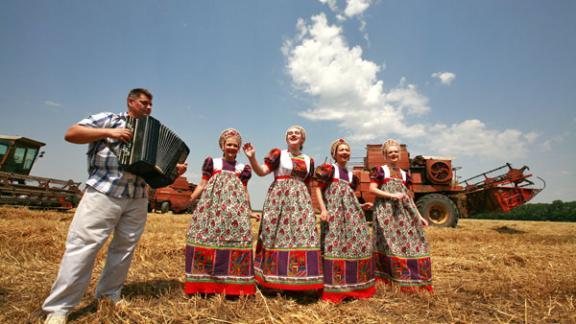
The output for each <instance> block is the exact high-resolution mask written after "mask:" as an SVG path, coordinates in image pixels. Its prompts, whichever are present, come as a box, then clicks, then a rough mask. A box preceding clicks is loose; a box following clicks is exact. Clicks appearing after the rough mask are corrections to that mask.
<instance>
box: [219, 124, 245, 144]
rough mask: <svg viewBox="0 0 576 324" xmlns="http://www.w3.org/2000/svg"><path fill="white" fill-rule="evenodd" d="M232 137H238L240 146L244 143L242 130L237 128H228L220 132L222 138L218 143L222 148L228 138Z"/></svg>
mask: <svg viewBox="0 0 576 324" xmlns="http://www.w3.org/2000/svg"><path fill="white" fill-rule="evenodd" d="M230 137H238V142H239V143H238V146H240V145H242V137H241V136H240V132H239V131H238V130H237V129H235V128H227V129H225V130H223V131H222V133H220V138H219V139H218V144H220V148H222V147H223V146H224V143H225V142H226V140H227V139H228V138H230Z"/></svg>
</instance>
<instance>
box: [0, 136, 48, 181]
mask: <svg viewBox="0 0 576 324" xmlns="http://www.w3.org/2000/svg"><path fill="white" fill-rule="evenodd" d="M44 145H45V144H44V143H42V142H38V141H35V140H32V139H29V138H26V137H21V136H6V135H0V171H3V172H11V173H16V174H23V175H29V174H30V170H31V169H32V165H34V162H35V161H36V158H37V157H38V153H39V150H40V148H41V147H42V146H44Z"/></svg>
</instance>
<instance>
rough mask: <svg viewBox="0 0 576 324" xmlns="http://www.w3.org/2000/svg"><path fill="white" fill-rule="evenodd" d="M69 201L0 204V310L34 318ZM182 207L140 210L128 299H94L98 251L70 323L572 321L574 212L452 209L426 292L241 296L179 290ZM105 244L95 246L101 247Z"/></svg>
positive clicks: (436, 241) (575, 313)
mask: <svg viewBox="0 0 576 324" xmlns="http://www.w3.org/2000/svg"><path fill="white" fill-rule="evenodd" d="M72 216H73V213H72V212H47V211H33V210H28V209H25V208H19V209H15V208H0V269H1V270H0V273H1V276H0V322H1V323H24V322H30V323H39V322H41V321H43V319H44V314H43V312H42V310H41V304H42V302H43V300H44V299H45V298H46V296H47V294H48V292H49V291H50V287H51V285H52V282H53V280H54V278H55V276H56V273H57V271H58V266H59V262H60V258H61V256H62V252H63V249H64V240H65V237H66V233H67V230H68V226H69V224H70V221H71V219H72ZM189 217H190V215H171V214H164V215H157V214H150V217H149V220H148V224H147V228H146V231H145V234H144V236H143V238H142V240H141V242H140V245H139V247H138V249H137V251H136V255H135V258H134V260H133V263H132V267H131V269H130V274H129V276H128V280H127V282H126V286H125V288H124V290H123V294H124V298H125V299H126V300H127V301H128V302H129V305H127V306H125V307H121V308H114V307H113V306H112V305H107V304H106V303H105V302H97V301H96V300H95V299H94V286H95V283H96V281H97V279H98V275H99V273H100V271H101V270H102V267H103V265H104V264H103V263H104V258H103V257H104V252H102V253H100V255H99V257H98V260H97V262H96V267H95V269H94V273H93V276H92V281H91V284H90V287H89V289H88V291H87V292H86V294H85V296H84V298H83V299H82V301H81V303H80V305H78V307H77V308H76V309H75V310H74V311H73V312H72V313H71V314H70V317H69V320H70V321H71V322H72V323H97V322H113V323H189V322H196V323H291V324H293V323H358V322H360V323H399V322H400V323H401V322H434V323H485V322H493V323H494V322H504V323H509V322H513V323H518V322H525V323H534V322H560V323H573V322H576V271H575V267H576V266H575V265H576V223H550V222H520V221H491V220H461V221H460V223H459V225H458V228H456V229H452V228H428V229H427V230H426V231H427V237H428V240H429V242H430V244H431V247H432V262H433V269H432V271H433V276H434V289H435V292H434V294H422V295H419V294H405V293H402V292H399V291H397V290H395V289H394V288H391V287H387V286H382V285H379V286H378V292H377V294H376V296H375V297H374V298H371V299H368V300H361V301H350V302H345V303H343V304H340V305H334V304H330V303H327V302H323V301H320V300H318V299H317V297H316V296H313V295H301V294H293V293H292V294H280V293H270V292H260V291H258V292H257V294H256V296H254V297H249V298H244V297H242V298H237V299H230V298H225V297H223V296H220V295H215V296H191V297H189V296H186V295H185V294H183V292H182V282H183V278H184V274H183V268H184V253H183V249H184V245H185V236H186V229H187V225H188V222H189ZM256 228H257V224H254V231H256ZM105 249H106V247H105V248H104V249H103V251H105Z"/></svg>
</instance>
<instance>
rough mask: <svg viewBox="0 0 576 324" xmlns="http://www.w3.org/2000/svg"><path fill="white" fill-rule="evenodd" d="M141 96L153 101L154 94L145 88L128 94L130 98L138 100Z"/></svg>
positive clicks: (133, 90)
mask: <svg viewBox="0 0 576 324" xmlns="http://www.w3.org/2000/svg"><path fill="white" fill-rule="evenodd" d="M141 95H145V96H146V97H148V99H150V100H152V93H151V92H150V91H148V90H147V89H144V88H136V89H132V90H130V92H129V93H128V98H132V99H138V98H140V96H141Z"/></svg>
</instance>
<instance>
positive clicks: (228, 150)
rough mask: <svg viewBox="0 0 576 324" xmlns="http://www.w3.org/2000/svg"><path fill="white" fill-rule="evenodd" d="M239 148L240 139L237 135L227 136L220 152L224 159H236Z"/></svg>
mask: <svg viewBox="0 0 576 324" xmlns="http://www.w3.org/2000/svg"><path fill="white" fill-rule="evenodd" d="M239 149H240V140H238V137H229V138H227V139H226V141H224V145H223V147H222V152H223V153H224V159H226V160H236V155H237V154H238V150H239Z"/></svg>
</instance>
